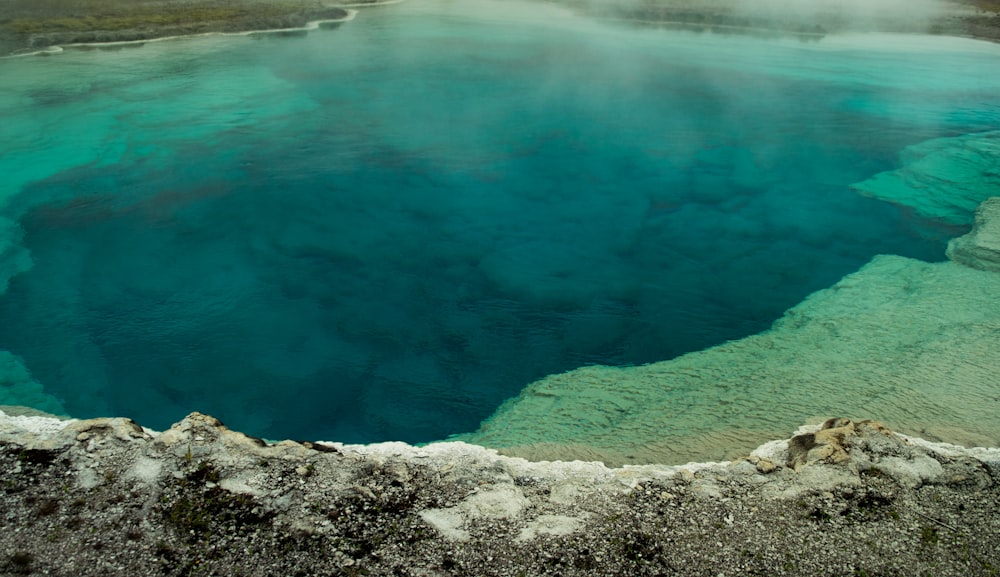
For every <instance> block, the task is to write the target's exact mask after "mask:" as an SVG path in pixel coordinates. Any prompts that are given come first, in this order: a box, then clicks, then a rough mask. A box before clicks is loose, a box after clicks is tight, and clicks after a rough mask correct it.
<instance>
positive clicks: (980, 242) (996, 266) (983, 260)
mask: <svg viewBox="0 0 1000 577" xmlns="http://www.w3.org/2000/svg"><path fill="white" fill-rule="evenodd" d="M948 258H950V259H951V260H953V261H955V262H957V263H961V264H964V265H966V266H971V267H972V268H978V269H980V270H989V271H994V272H1000V197H993V198H990V199H987V200H986V201H985V202H983V204H981V205H979V208H978V209H976V223H975V225H974V226H973V229H972V231H971V232H969V234H967V235H965V236H961V237H958V238H956V239H952V241H951V242H949V243H948Z"/></svg>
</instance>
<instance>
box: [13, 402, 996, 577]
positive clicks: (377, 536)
mask: <svg viewBox="0 0 1000 577" xmlns="http://www.w3.org/2000/svg"><path fill="white" fill-rule="evenodd" d="M8 410H9V409H8ZM0 471H2V473H0V485H2V487H3V492H2V494H0V524H2V528H0V574H4V575H31V574H38V575H42V574H45V575H66V576H74V577H75V576H86V575H102V576H103V575H129V576H139V575H227V576H228V575H246V576H250V575H261V576H264V575H275V576H277V575H281V576H288V575H411V576H432V575H433V576H445V575H476V576H485V575H509V576H517V575H587V576H594V575H711V576H713V577H715V576H719V575H845V576H849V575H850V576H858V575H938V576H946V575H962V576H970V575H995V574H996V573H997V571H998V570H1000V523H998V522H997V518H996V512H997V511H998V510H1000V484H998V480H1000V449H965V448H961V447H957V446H953V445H942V444H931V443H928V442H925V441H921V440H919V439H913V438H908V437H905V436H901V435H898V434H895V433H893V432H891V431H889V430H888V429H886V428H885V427H884V426H882V425H881V424H879V423H877V422H873V421H863V422H853V421H850V420H847V419H830V420H829V421H827V422H826V423H824V424H823V425H822V426H820V427H815V426H814V427H803V428H802V429H801V430H800V431H799V434H798V435H796V436H794V437H793V438H792V439H791V440H789V441H776V442H771V443H768V444H765V445H763V446H762V447H760V448H758V449H757V450H756V451H754V452H753V453H752V454H750V455H747V456H746V457H745V458H742V459H739V460H736V461H733V462H727V463H707V464H688V465H684V466H674V467H666V466H653V465H647V466H634V467H623V468H618V469H611V468H607V467H605V466H604V465H602V464H600V463H592V462H579V461H577V462H528V461H525V460H523V459H518V458H511V457H503V456H499V455H498V454H497V453H496V452H495V451H492V450H489V449H485V448H483V447H479V446H475V445H468V444H464V443H440V444H433V445H428V446H425V447H412V446H408V445H404V444H401V443H386V444H379V445H368V446H345V445H341V444H337V443H310V442H293V441H282V442H279V443H266V442H264V441H262V440H260V439H255V438H252V437H248V436H246V435H244V434H242V433H239V432H236V431H231V430H229V429H227V428H226V427H225V426H223V425H222V424H221V423H220V422H219V421H217V420H216V419H214V418H212V417H209V416H206V415H202V414H198V413H193V414H191V415H190V416H188V417H187V418H185V419H184V420H182V421H181V422H179V423H177V424H176V425H174V426H173V427H172V428H171V429H170V430H168V431H164V432H160V433H158V432H154V431H151V430H148V429H144V428H142V427H141V426H139V425H138V424H136V423H134V422H132V421H130V420H128V419H120V418H119V419H94V420H86V421H59V420H56V419H50V418H46V417H24V416H21V417H12V416H8V415H6V414H4V413H2V412H0Z"/></svg>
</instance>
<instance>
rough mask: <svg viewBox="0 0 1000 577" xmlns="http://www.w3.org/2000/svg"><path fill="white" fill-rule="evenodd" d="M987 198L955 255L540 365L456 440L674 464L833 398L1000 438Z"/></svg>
mask: <svg viewBox="0 0 1000 577" xmlns="http://www.w3.org/2000/svg"><path fill="white" fill-rule="evenodd" d="M998 134H1000V133H998ZM996 207H997V201H996V200H995V199H994V200H991V201H989V202H987V203H985V206H984V208H983V209H982V210H981V211H980V212H979V220H978V224H977V228H976V231H974V232H973V233H971V234H970V235H969V236H968V237H967V238H966V237H963V238H965V240H958V241H956V242H955V243H954V245H953V248H952V250H951V254H952V255H953V259H954V260H956V261H957V262H938V263H926V262H921V261H917V260H912V259H907V258H902V257H898V256H888V255H882V256H878V257H876V258H875V259H873V260H872V261H871V262H870V263H869V264H868V265H866V266H865V267H863V268H862V269H861V270H859V271H858V272H856V273H854V274H850V275H848V276H846V277H844V278H843V279H841V280H840V282H838V283H837V284H835V285H834V286H832V287H830V288H829V289H825V290H821V291H818V292H816V293H813V294H812V295H810V296H809V297H808V298H807V299H806V300H805V301H803V302H802V303H801V304H799V305H797V306H795V307H793V308H792V309H790V310H789V311H788V312H786V313H785V315H784V316H783V317H782V318H781V319H779V320H778V321H777V322H775V323H774V325H773V326H772V328H771V330H769V331H766V332H764V333H761V334H758V335H753V336H750V337H747V338H744V339H740V340H738V341H733V342H730V343H726V344H723V345H720V346H717V347H713V348H711V349H708V350H704V351H698V352H694V353H690V354H687V355H683V356H681V357H678V358H675V359H672V360H669V361H664V362H660V363H653V364H650V365H644V366H638V367H596V366H595V367H585V368H581V369H577V370H574V371H570V372H568V373H564V374H560V375H552V376H549V377H546V378H544V379H542V380H540V381H537V382H535V383H533V384H531V385H529V386H528V387H526V388H525V389H524V390H523V391H522V392H521V394H520V395H519V396H517V397H516V398H513V399H511V400H509V401H507V402H506V403H505V404H504V405H503V406H501V407H500V408H499V409H498V410H497V411H496V413H494V415H493V416H492V417H491V418H490V419H488V420H487V421H485V422H484V423H483V425H482V426H481V427H480V429H479V430H478V431H476V432H474V433H471V434H466V435H459V436H456V437H454V439H456V440H463V441H467V442H472V443H478V444H483V445H485V446H488V447H494V448H497V449H500V450H501V451H502V452H503V453H504V454H509V455H516V456H522V457H527V458H536V459H545V458H581V459H600V460H603V461H605V462H607V463H609V464H622V463H650V462H657V463H683V462H685V461H688V460H698V459H706V458H710V459H723V458H728V457H731V456H732V455H733V454H734V453H738V452H742V451H748V450H750V449H752V448H753V447H754V446H756V444H759V443H761V442H764V440H766V439H767V438H773V437H774V436H776V435H778V434H780V431H781V430H782V429H783V428H785V429H787V428H789V427H792V426H794V424H795V423H799V422H802V421H803V420H806V419H809V418H811V417H813V416H815V415H817V414H822V413H827V412H833V411H836V410H838V408H839V409H840V410H844V411H848V412H851V413H852V414H856V415H859V416H866V417H870V418H875V417H881V418H883V419H886V420H888V421H890V422H892V423H893V425H894V427H896V428H897V429H899V430H902V431H904V432H907V433H909V434H916V435H921V436H926V437H931V438H933V439H935V440H944V441H947V442H955V443H960V444H971V445H984V446H997V445H1000V424H998V421H997V419H996V418H995V411H996V410H997V405H996V399H997V396H996V395H997V391H998V390H1000V355H997V354H996V353H995V351H996V350H998V348H1000V340H998V339H1000V302H998V300H997V299H996V295H997V294H1000V275H998V274H996V272H991V271H990V270H979V269H989V268H990V266H989V265H990V263H992V262H994V261H992V260H991V259H993V258H995V256H993V255H995V254H996V253H995V252H991V250H993V249H991V248H990V247H995V246H996V241H995V240H994V239H996V238H997V237H996V235H995V231H996V227H997V223H998V222H1000V220H998V219H997V217H998V216H1000V215H998V211H997V208H996ZM959 262H961V263H962V264H958V263H959ZM965 264H969V265H970V266H972V267H974V268H970V267H969V266H964V265H965ZM992 270H995V269H992ZM833 392H836V393H833ZM918 414H919V415H920V417H919V418H914V415H918ZM727 451H729V452H727Z"/></svg>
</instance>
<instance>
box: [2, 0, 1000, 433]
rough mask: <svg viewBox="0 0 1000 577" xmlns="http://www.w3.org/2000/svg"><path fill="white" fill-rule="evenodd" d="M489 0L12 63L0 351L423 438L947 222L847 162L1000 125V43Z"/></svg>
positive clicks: (227, 401)
mask: <svg viewBox="0 0 1000 577" xmlns="http://www.w3.org/2000/svg"><path fill="white" fill-rule="evenodd" d="M504 6H506V8H503V9H501V8H500V5H496V4H491V3H487V2H484V3H466V4H463V5H462V6H460V7H456V6H454V5H452V4H446V3H424V2H411V3H407V4H402V5H398V6H393V7H386V8H383V9H379V10H372V11H365V12H362V13H361V14H360V15H359V17H358V18H357V19H356V20H355V21H353V22H350V23H348V24H346V25H344V26H342V27H341V28H339V29H337V30H335V31H318V32H314V33H311V34H309V35H308V36H306V37H304V38H272V37H249V38H248V37H237V38H209V39H196V40H186V41H176V42H163V43H153V44H148V45H146V46H143V47H139V48H130V49H120V50H116V51H89V52H75V51H69V52H66V53H64V54H61V55H58V56H55V57H49V58H40V57H39V58H30V59H17V60H7V61H0V118H2V124H0V135H2V139H0V174H3V175H5V176H4V177H3V179H2V181H0V215H2V218H5V219H7V220H6V221H4V220H0V232H4V231H6V232H5V234H6V236H5V234H0V242H7V246H6V249H7V251H6V252H3V250H0V255H6V256H0V267H4V266H5V267H6V270H7V274H3V276H2V277H0V278H3V277H6V276H10V275H11V274H13V272H14V271H15V270H17V269H18V268H23V267H22V264H23V257H24V253H23V252H18V251H17V250H15V247H25V248H26V249H27V250H28V251H30V256H31V259H32V261H33V267H32V268H31V269H30V270H29V271H27V272H23V273H21V274H19V275H16V276H13V278H12V279H11V281H10V286H9V289H8V290H7V293H6V295H4V296H3V298H0V349H6V350H10V351H12V352H13V353H14V354H16V355H18V356H19V357H20V358H21V359H23V362H24V365H25V366H27V368H28V369H29V370H30V371H31V375H32V377H33V378H34V379H35V380H37V381H39V382H40V383H42V385H43V386H44V388H45V391H46V392H48V393H49V394H51V395H54V396H55V397H57V398H58V400H59V402H61V404H62V407H63V408H64V409H65V410H66V411H68V412H69V413H71V414H73V415H75V416H96V415H107V414H115V415H126V416H131V417H134V418H136V419H138V420H139V421H140V422H142V423H143V424H145V425H147V426H152V427H156V428H159V427H164V426H168V425H169V424H170V423H171V422H173V421H176V420H178V419H179V418H181V417H182V416H183V415H184V414H185V413H187V412H189V411H191V410H201V411H203V412H208V413H211V414H213V415H216V416H218V417H220V418H222V419H223V420H224V421H226V422H227V423H228V424H230V425H231V426H234V427H238V428H241V429H243V430H247V431H249V432H252V433H255V434H258V435H262V436H268V437H276V438H278V437H299V438H328V439H336V440H341V441H350V442H365V441H376V440H390V439H402V440H407V441H414V442H417V441H429V440H433V439H440V438H443V437H445V436H447V435H448V434H451V433H457V432H463V431H468V430H471V429H474V428H475V427H476V426H477V424H478V423H479V422H480V421H481V420H482V419H483V418H485V417H487V416H488V415H489V414H490V413H491V412H492V410H493V409H494V408H495V407H496V406H498V405H499V403H500V402H501V401H503V400H504V399H505V398H507V397H510V396H512V395H515V394H516V393H517V392H518V390H520V388H521V387H523V386H524V385H526V384H527V383H529V382H531V381H532V380H535V379H538V378H540V377H542V376H544V375H546V374H550V373H554V372H560V371H564V370H568V369H571V368H574V367H577V366H581V365H584V364H590V363H602V364H637V363H646V362H652V361H656V360H663V359H666V358H671V357H673V356H676V355H678V354H682V353H684V352H688V351H692V350H698V349H702V348H705V347H708V346H711V345H714V344H718V343H720V342H724V341H726V340H729V339H735V338H739V337H742V336H745V335H747V334H751V333H754V332H758V331H760V330H763V329H765V328H766V327H767V326H768V325H769V324H770V322H771V321H773V320H774V319H775V318H777V317H778V316H779V315H780V314H781V312H782V311H783V310H785V309H786V308H788V307H790V306H792V305H794V304H795V303H797V302H799V301H800V300H801V299H802V298H803V297H804V296H805V295H807V294H809V293H810V292H812V291H814V290H817V289H820V288H823V287H826V286H829V285H830V284H832V283H833V282H835V281H836V280H837V279H839V278H840V277H842V276H843V275H845V274H847V273H849V272H851V271H854V270H856V269H857V268H858V267H860V266H861V265H862V264H864V263H865V262H867V261H868V260H869V259H870V258H871V257H872V256H873V255H875V254H879V253H893V254H901V255H906V256H913V257H917V258H922V259H926V260H939V259H941V258H943V249H944V243H945V241H946V240H947V239H948V238H949V237H950V236H952V235H954V234H958V233H960V232H963V231H962V230H960V229H955V228H951V227H947V226H944V225H942V224H940V223H935V222H931V221H926V220H921V219H918V218H916V217H914V216H913V215H910V214H907V213H906V212H905V211H900V210H898V209H896V208H895V207H893V206H891V205H888V204H886V203H882V202H879V201H875V200H872V199H867V198H862V197H860V196H858V195H857V194H855V193H853V192H852V191H851V190H850V189H849V188H848V185H850V184H851V183H854V182H857V181H859V180H863V179H865V178H867V177H869V176H871V175H872V174H875V173H877V172H879V171H882V170H887V169H890V168H892V167H894V166H895V163H896V161H897V156H896V155H897V153H898V151H899V150H900V149H901V148H902V147H904V146H906V145H908V144H913V143H917V142H920V141H922V140H925V139H928V138H933V137H939V136H946V135H956V134H964V133H970V132H977V131H983V130H989V129H996V128H997V127H998V126H1000V79H998V78H997V76H998V75H996V74H995V73H993V72H994V71H995V70H996V64H997V62H998V58H1000V48H998V47H996V46H993V45H989V44H984V43H978V42H972V41H967V40H958V39H947V38H915V37H901V36H897V37H891V36H856V37H840V38H827V39H823V40H821V41H800V40H796V39H770V40H769V39H757V38H749V37H740V36H715V35H699V34H695V33H688V32H683V31H666V30H655V29H637V28H628V27H623V26H620V25H613V24H607V23H596V22H592V21H588V20H586V19H582V18H575V17H572V16H569V15H567V14H565V13H562V12H560V11H558V10H557V9H554V8H551V7H529V5H524V6H522V7H521V8H522V10H520V11H515V10H512V9H511V8H510V5H506V4H505V5H504ZM512 19H516V20H517V22H516V23H512V22H511V20H512ZM4 239H6V240H4ZM15 257H16V258H15ZM4 259H6V260H4ZM18 259H21V260H18ZM19 263H21V264H19ZM0 274H2V271H0ZM3 379H4V377H3V376H2V375H0V382H3V381H2V380H3ZM16 400H17V399H10V398H7V399H4V402H7V403H11V402H13V401H16Z"/></svg>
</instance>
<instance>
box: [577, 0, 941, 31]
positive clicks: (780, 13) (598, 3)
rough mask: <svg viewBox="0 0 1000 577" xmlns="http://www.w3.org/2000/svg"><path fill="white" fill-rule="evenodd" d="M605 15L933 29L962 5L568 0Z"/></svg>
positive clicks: (794, 27) (791, 26)
mask: <svg viewBox="0 0 1000 577" xmlns="http://www.w3.org/2000/svg"><path fill="white" fill-rule="evenodd" d="M564 2H566V3H568V4H571V5H574V6H576V7H578V8H584V9H585V10H587V11H589V12H591V13H597V14H600V15H602V16H613V17H625V18H630V19H641V20H654V21H670V22H680V23H687V24H692V25H698V26H708V27H710V26H730V27H747V28H761V29H772V30H773V29H777V30H786V31H792V32H820V33H833V32H869V31H881V32H910V33H923V32H928V31H930V30H932V29H933V27H934V25H935V24H936V23H937V22H938V21H940V19H941V18H942V17H944V16H947V15H949V14H954V13H955V11H956V8H955V7H954V6H953V5H951V4H948V3H947V2H945V0H735V1H734V0H564Z"/></svg>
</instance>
